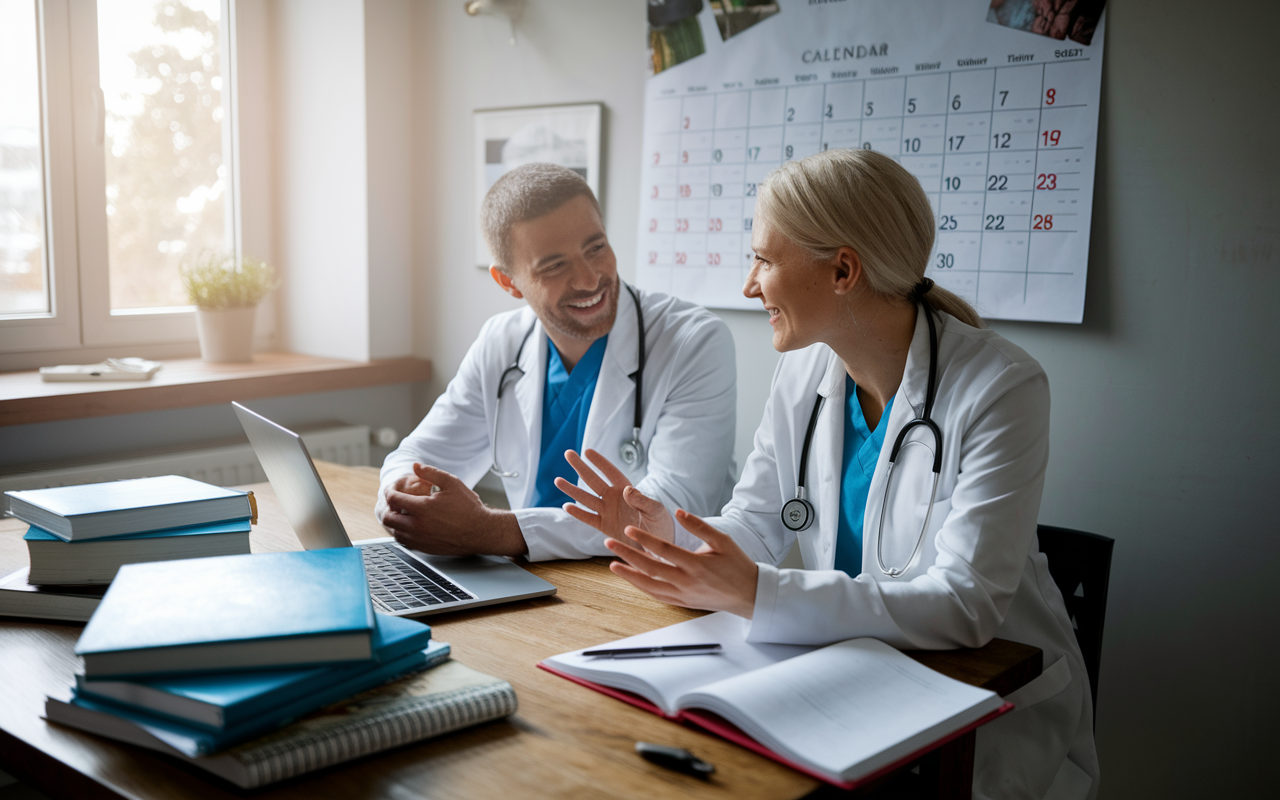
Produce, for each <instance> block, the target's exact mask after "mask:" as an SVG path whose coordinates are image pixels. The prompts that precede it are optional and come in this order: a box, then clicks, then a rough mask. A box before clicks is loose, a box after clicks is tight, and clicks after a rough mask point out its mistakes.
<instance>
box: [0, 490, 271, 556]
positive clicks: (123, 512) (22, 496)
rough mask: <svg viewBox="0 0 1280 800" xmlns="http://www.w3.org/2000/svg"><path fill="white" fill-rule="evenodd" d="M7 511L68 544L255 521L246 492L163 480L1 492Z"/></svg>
mask: <svg viewBox="0 0 1280 800" xmlns="http://www.w3.org/2000/svg"><path fill="white" fill-rule="evenodd" d="M5 496H6V497H7V498H8V501H9V508H8V511H9V513H10V514H11V515H13V516H15V517H17V518H18V519H20V520H22V521H23V522H26V523H28V524H31V525H35V526H36V527H37V528H43V529H44V530H46V531H49V532H50V533H52V534H54V535H55V536H59V537H61V538H63V539H66V540H67V541H75V540H83V539H100V538H103V537H105V536H119V535H121V534H126V533H145V532H147V531H158V530H164V529H166V528H182V527H186V526H188V525H203V524H205V523H209V522H225V521H227V520H232V519H249V518H250V517H252V516H254V514H253V510H252V506H251V504H250V499H249V498H250V495H249V493H248V492H239V491H235V490H234V489H224V488H222V487H221V486H214V485H212V484H208V483H204V482H202V481H197V480H192V479H191V478H184V477H182V476H181V475H162V476H160V477H156V478H134V479H132V480H127V481H107V482H105V483H87V484H83V485H79V486H55V487H52V488H49V489H25V490H21V491H10V492H5Z"/></svg>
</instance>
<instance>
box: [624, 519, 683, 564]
mask: <svg viewBox="0 0 1280 800" xmlns="http://www.w3.org/2000/svg"><path fill="white" fill-rule="evenodd" d="M623 533H625V534H626V535H627V536H630V537H631V538H632V539H634V540H635V541H636V542H637V543H639V544H640V546H641V547H643V548H644V549H645V550H648V551H649V552H650V553H653V554H654V555H655V556H657V557H658V558H661V559H663V560H664V561H668V562H670V563H672V564H675V565H676V566H687V565H690V564H692V563H693V558H694V554H693V553H691V552H689V551H688V550H685V549H684V548H683V547H681V546H680V545H678V544H672V543H671V542H668V541H666V540H665V539H661V538H659V537H657V536H654V535H653V534H652V533H649V532H648V531H646V530H645V529H643V528H637V527H635V526H634V525H628V526H627V527H626V529H625V530H624V531H623Z"/></svg>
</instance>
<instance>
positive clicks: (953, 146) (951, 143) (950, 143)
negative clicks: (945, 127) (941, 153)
mask: <svg viewBox="0 0 1280 800" xmlns="http://www.w3.org/2000/svg"><path fill="white" fill-rule="evenodd" d="M962 144H964V135H963V134H962V135H959V136H948V137H947V149H948V150H959V149H960V145H962Z"/></svg>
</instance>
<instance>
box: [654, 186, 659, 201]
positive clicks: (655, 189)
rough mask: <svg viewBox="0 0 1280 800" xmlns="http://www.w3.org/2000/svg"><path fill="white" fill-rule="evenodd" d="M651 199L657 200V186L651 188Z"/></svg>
mask: <svg viewBox="0 0 1280 800" xmlns="http://www.w3.org/2000/svg"><path fill="white" fill-rule="evenodd" d="M653 197H654V199H655V200H656V199H657V197H658V187H657V186H655V187H653Z"/></svg>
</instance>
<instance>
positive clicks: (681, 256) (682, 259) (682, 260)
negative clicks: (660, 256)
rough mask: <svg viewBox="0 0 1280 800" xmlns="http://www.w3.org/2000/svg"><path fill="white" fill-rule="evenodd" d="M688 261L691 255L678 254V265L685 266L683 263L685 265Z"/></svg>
mask: <svg viewBox="0 0 1280 800" xmlns="http://www.w3.org/2000/svg"><path fill="white" fill-rule="evenodd" d="M688 260H689V254H688V253H676V263H677V264H683V263H685V262H686V261H688Z"/></svg>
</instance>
